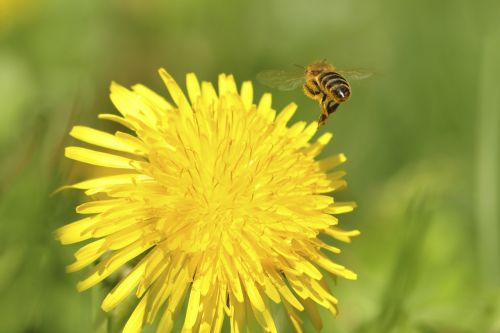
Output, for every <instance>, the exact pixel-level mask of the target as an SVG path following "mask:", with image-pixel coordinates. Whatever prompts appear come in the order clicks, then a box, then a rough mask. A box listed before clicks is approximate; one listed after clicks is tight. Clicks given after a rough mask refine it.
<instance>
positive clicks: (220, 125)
mask: <svg viewBox="0 0 500 333" xmlns="http://www.w3.org/2000/svg"><path fill="white" fill-rule="evenodd" d="M160 75H161V77H162V79H163V81H164V82H165V84H166V86H167V89H168V91H169V93H170V95H171V97H172V100H173V103H169V102H167V101H166V100H165V99H163V98H162V97H160V96H159V95H157V94H156V93H154V92H153V91H151V90H149V89H148V88H146V87H145V86H143V85H135V86H133V87H132V89H131V90H129V89H126V88H124V87H122V86H120V85H118V84H115V83H113V84H112V85H111V100H112V101H113V103H114V105H115V106H116V107H117V109H118V110H119V111H120V113H121V116H117V115H112V114H101V115H99V118H101V119H107V120H111V121H115V122H117V123H119V124H121V125H124V126H125V127H127V128H128V129H129V130H131V131H132V132H133V133H135V135H131V134H127V133H124V132H116V133H115V134H109V133H106V132H102V131H99V130H95V129H92V128H89V127H83V126H75V127H74V128H73V129H72V130H71V133H70V134H71V135H72V136H73V137H75V138H76V139H79V140H81V141H83V142H86V143H89V144H91V145H95V146H98V147H100V148H101V149H102V148H106V149H107V150H108V151H107V152H103V151H99V150H94V149H88V148H82V147H67V148H66V151H65V154H66V156H67V157H68V158H70V159H73V160H76V161H80V162H83V163H88V164H92V165H97V166H100V167H105V168H114V169H117V170H118V173H117V174H115V175H112V176H106V177H101V178H95V179H90V180H86V181H83V182H80V183H77V184H74V185H71V186H70V187H72V188H76V189H81V190H84V191H85V194H86V195H87V196H89V197H90V198H91V199H90V201H88V202H85V203H83V204H82V205H80V206H78V207H77V208H76V211H77V212H78V213H79V214H84V215H88V216H87V217H84V218H83V219H80V220H78V221H76V222H73V223H71V224H69V225H66V226H63V227H62V228H60V229H58V230H57V232H56V234H57V237H58V239H59V240H60V241H61V243H63V244H70V243H76V242H82V241H89V242H88V244H86V245H84V246H83V247H81V248H80V249H79V250H78V251H77V252H76V253H75V258H76V260H75V262H74V263H72V264H70V265H69V266H68V270H69V271H76V270H79V269H81V268H83V267H85V266H87V265H89V264H91V263H93V262H95V261H98V260H99V259H100V261H99V263H98V264H97V265H95V267H93V268H92V270H91V272H90V274H89V275H88V276H87V277H86V278H85V279H84V280H82V281H80V282H79V283H78V286H77V287H78V289H79V290H80V291H81V290H85V289H87V288H90V287H92V286H94V285H95V284H97V283H99V282H101V281H102V280H104V279H106V278H107V277H108V276H109V275H110V274H112V273H113V272H115V271H116V270H118V269H119V268H120V267H123V266H124V265H126V264H127V263H128V262H129V261H131V260H132V259H134V258H139V259H140V260H139V261H138V263H136V264H135V265H132V266H131V269H130V271H129V273H128V274H127V275H126V276H125V277H124V278H123V279H122V280H121V281H120V282H119V283H118V284H117V285H116V286H115V287H114V289H113V290H112V291H111V292H110V293H109V294H108V295H107V296H106V297H105V298H104V300H103V302H102V309H103V310H104V311H110V310H111V309H113V308H114V307H116V306H117V305H118V304H119V303H120V302H121V301H122V300H124V299H125V298H126V297H127V296H128V295H129V294H130V293H132V292H134V293H135V294H136V296H137V298H139V299H140V301H139V303H138V305H137V306H136V308H135V310H134V311H133V313H132V315H131V316H130V318H129V320H128V322H127V323H126V325H125V328H124V332H139V331H140V330H141V328H142V326H144V325H145V324H146V323H151V322H153V321H154V320H155V318H156V317H157V316H160V317H161V319H160V321H159V327H158V332H169V331H170V330H171V329H172V326H173V322H174V320H177V318H178V317H177V316H176V313H177V312H179V310H180V308H182V305H183V304H184V303H186V304H187V305H186V306H187V308H186V312H185V316H184V318H182V317H179V318H180V319H179V320H184V322H183V329H184V330H185V331H186V332H191V331H193V332H198V331H199V332H219V331H220V330H221V327H222V324H223V321H224V319H225V318H226V317H228V320H229V324H230V327H231V332H244V331H245V330H244V327H245V325H246V321H248V320H250V319H251V320H253V319H256V320H257V322H258V323H259V324H260V325H261V326H262V327H263V328H264V329H265V330H266V331H268V332H276V326H275V322H274V320H273V316H272V313H271V312H270V304H271V302H274V303H278V304H282V305H283V306H284V309H285V311H286V313H287V314H288V317H289V319H290V321H291V323H292V324H293V325H294V327H295V328H296V329H297V331H300V330H301V319H300V316H299V313H300V312H302V311H305V312H306V313H307V314H308V316H309V317H310V318H311V319H312V320H313V323H314V325H315V326H316V327H321V319H320V317H319V315H318V312H317V309H316V305H317V304H319V305H320V306H322V307H324V308H326V309H328V310H329V311H330V312H331V313H333V314H334V313H336V304H337V299H336V298H335V297H334V296H333V295H332V294H331V292H330V290H329V287H328V285H327V283H326V282H325V274H327V273H329V274H333V275H335V276H342V277H345V278H348V279H355V278H356V275H355V274H354V273H353V272H351V271H350V270H348V269H346V268H344V267H343V266H341V265H339V264H336V263H334V262H333V261H331V260H330V259H329V257H328V256H327V255H326V254H325V251H327V252H331V253H339V252H340V250H339V249H338V248H336V247H333V246H331V245H329V244H327V243H326V242H324V241H323V240H320V238H319V236H320V235H321V234H324V235H326V236H330V237H333V238H336V239H338V240H341V241H346V242H348V241H349V239H350V237H351V236H355V235H357V234H358V233H359V232H358V231H356V230H354V231H343V230H340V229H338V228H337V227H336V225H337V223H338V219H337V218H336V217H334V216H333V215H334V214H340V213H345V212H348V211H351V210H352V209H353V207H354V203H352V202H344V203H341V202H336V201H334V200H333V198H332V197H331V196H330V195H329V193H331V192H333V191H336V190H338V189H341V188H343V187H345V186H346V183H345V181H344V180H342V179H341V178H342V177H343V175H344V173H343V172H342V171H336V172H331V169H332V168H334V167H336V166H337V165H339V164H340V163H342V162H343V161H344V160H345V157H344V155H342V154H339V155H335V156H331V157H328V158H326V159H322V160H317V156H318V155H319V154H320V152H321V151H322V149H323V148H324V147H325V145H326V144H327V143H328V142H329V141H330V139H331V137H332V135H331V134H329V133H327V134H323V135H321V136H320V137H319V138H318V139H317V140H316V141H314V142H312V143H310V140H311V138H312V137H313V135H314V134H315V133H316V130H317V124H316V123H311V124H308V125H307V124H306V123H305V122H297V123H295V124H294V125H292V126H290V127H289V126H287V122H288V121H289V120H290V118H291V117H292V115H293V114H294V112H295V109H296V105H295V104H290V105H288V106H286V107H285V108H284V109H283V110H282V111H281V112H280V113H279V114H278V115H276V112H275V111H274V110H273V109H272V108H271V95H270V94H264V95H263V96H262V98H261V99H260V101H259V102H258V104H257V105H255V104H254V103H253V88H252V84H251V82H244V83H243V84H242V86H241V89H240V92H238V89H237V87H236V84H235V81H234V79H233V77H232V76H231V75H229V76H226V75H224V74H221V75H220V76H219V82H218V93H217V92H216V90H215V89H214V87H213V86H212V84H211V83H208V82H202V83H201V85H200V84H199V82H198V80H197V78H196V76H195V75H194V74H188V75H187V92H188V97H186V96H185V95H184V93H183V92H182V91H181V88H180V87H179V86H178V85H177V83H176V82H175V81H174V80H173V79H172V77H171V76H170V75H169V74H168V73H167V72H166V71H165V70H160ZM188 98H189V99H188ZM109 150H111V151H112V152H109Z"/></svg>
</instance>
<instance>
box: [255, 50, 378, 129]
mask: <svg viewBox="0 0 500 333" xmlns="http://www.w3.org/2000/svg"><path fill="white" fill-rule="evenodd" d="M299 67H300V66H299ZM369 76H371V73H370V72H366V71H341V70H337V69H335V67H333V65H331V64H329V63H327V62H326V61H325V60H323V61H319V62H315V63H312V64H310V65H307V66H306V67H305V68H303V69H302V70H296V71H285V70H266V71H263V72H260V73H259V74H257V80H259V81H260V82H261V83H262V84H265V85H266V86H269V87H271V88H277V89H280V90H293V89H295V88H298V87H299V86H300V85H302V88H303V90H304V94H305V95H306V96H307V97H309V98H311V99H313V100H316V101H318V102H319V105H320V107H321V115H320V117H319V119H318V127H319V126H321V125H323V124H324V123H325V121H326V119H327V118H328V116H329V115H330V114H332V113H333V112H335V111H336V110H337V108H338V107H339V105H340V104H341V103H344V102H345V101H347V100H348V99H349V97H351V92H352V90H351V86H350V85H349V82H347V80H346V78H347V79H353V80H361V79H365V78H367V77H369Z"/></svg>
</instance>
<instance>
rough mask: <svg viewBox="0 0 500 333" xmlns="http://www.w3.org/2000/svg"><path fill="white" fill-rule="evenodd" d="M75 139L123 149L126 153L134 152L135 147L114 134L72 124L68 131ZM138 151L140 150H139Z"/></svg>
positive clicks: (135, 150) (119, 149)
mask: <svg viewBox="0 0 500 333" xmlns="http://www.w3.org/2000/svg"><path fill="white" fill-rule="evenodd" d="M69 135H71V136H72V137H74V138H75V139H78V140H80V141H83V142H87V143H90V144H93V145H96V146H100V147H104V148H109V149H113V150H118V151H123V152H127V153H136V152H137V147H136V146H131V145H130V144H128V143H127V142H125V141H124V140H120V138H117V137H116V136H114V135H112V134H109V133H106V132H103V131H99V130H96V129H93V128H90V127H86V126H74V127H73V128H72V129H71V132H70V133H69ZM139 152H140V151H139Z"/></svg>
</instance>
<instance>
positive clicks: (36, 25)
mask: <svg viewBox="0 0 500 333" xmlns="http://www.w3.org/2000/svg"><path fill="white" fill-rule="evenodd" d="M499 13H500V3H499V2H498V1H486V0H483V1H466V0H453V1H452V0H442V1H435V0H433V1H431V0H423V1H400V0H364V1H361V0H360V1H348V0H342V1H340V0H333V1H327V0H323V1H321V0H310V1H289V0H276V1H265V0H257V1H239V2H237V1H218V0H216V1H195V0H185V1H175V2H174V1H131V0H126V1H119V0H113V1H98V0H95V1H65V0H45V1H35V0H31V1H30V0H24V1H23V0H21V1H16V0H0V108H1V109H0V156H1V161H0V216H1V221H0V332H15V333H17V332H26V333H28V332H30V333H31V332H50V333H58V332H77V333H78V332H106V331H107V330H108V328H109V330H110V331H117V327H118V326H119V322H120V316H121V315H122V313H113V314H112V316H111V317H109V318H106V317H104V315H103V314H101V313H99V311H98V309H99V300H100V299H101V298H102V293H103V292H104V291H105V289H106V288H107V286H106V285H103V286H101V287H97V288H94V289H93V290H91V291H87V292H84V293H81V294H80V293H78V292H77V291H76V289H75V287H74V285H75V283H76V281H78V279H79V278H81V277H82V273H74V274H66V273H65V272H64V266H65V265H66V264H68V263H69V262H70V261H71V256H72V251H73V250H74V249H75V248H76V247H68V246H66V247H62V246H60V245H59V244H58V243H57V242H56V241H55V240H54V239H53V230H54V229H56V228H57V227H59V226H61V225H63V224H65V223H67V222H70V221H72V220H74V219H76V214H75V213H74V206H75V205H76V203H77V202H81V200H82V198H81V197H79V195H78V193H76V192H75V191H66V192H64V193H61V194H58V195H55V196H50V194H51V192H52V191H53V190H54V189H56V188H57V187H58V186H60V185H62V184H65V183H68V182H70V181H74V180H78V179H82V178H83V177H85V175H86V174H88V172H89V168H84V167H82V166H81V165H78V163H71V162H69V161H68V160H67V159H65V158H64V157H63V147H64V146H65V145H67V144H68V143H71V142H73V141H72V140H70V139H69V138H68V135H67V133H68V131H69V129H70V128H71V126H72V125H75V124H85V125H92V126H94V125H95V126H96V127H97V128H105V127H104V126H106V125H105V124H104V122H97V121H96V115H97V114H98V113H113V112H116V111H115V110H114V108H113V106H112V105H111V103H110V101H109V99H108V96H107V94H108V91H109V90H108V89H109V83H110V81H111V80H115V81H117V82H119V83H121V84H124V85H132V84H134V83H138V82H140V83H143V84H145V85H147V86H149V87H151V88H153V89H155V90H156V91H158V92H161V93H162V94H164V95H166V91H165V88H164V87H163V85H162V83H161V80H160V78H159V76H158V75H157V69H158V68H159V67H165V68H167V70H169V71H170V72H171V73H172V74H173V75H174V77H175V78H177V79H178V80H179V81H180V82H183V81H184V74H185V73H187V72H190V71H194V72H195V73H197V74H198V76H199V78H200V79H203V80H211V81H215V80H216V78H217V74H218V73H220V72H226V73H233V74H235V76H236V79H237V80H238V81H239V82H241V81H243V80H248V79H251V80H254V79H255V76H256V74H257V73H258V72H259V71H261V70H264V69H269V68H275V69H281V68H283V69H286V68H293V64H307V63H309V62H311V61H314V60H318V59H323V58H327V59H328V60H329V61H330V62H332V63H334V64H335V65H336V66H337V67H339V68H368V69H371V70H373V72H374V73H375V75H374V76H373V77H372V78H370V79H368V80H365V81H360V82H354V83H353V91H354V93H353V97H352V100H351V101H349V102H348V103H346V104H345V105H342V106H341V108H340V109H339V112H338V113H336V114H335V115H334V116H332V117H331V118H330V119H329V120H328V122H327V124H326V125H325V126H324V127H322V128H321V132H324V131H333V133H334V140H333V141H332V143H331V144H330V146H329V147H328V152H327V153H334V152H344V153H345V154H346V155H347V157H348V162H347V163H346V164H345V165H344V167H343V168H344V169H345V170H346V171H347V172H348V175H347V180H348V182H349V188H348V189H347V190H346V191H344V192H342V193H340V194H337V197H338V198H340V199H344V200H356V201H357V203H358V205H359V208H358V209H357V210H356V211H355V212H354V213H351V214H347V215H344V216H341V221H342V222H343V225H344V226H345V227H347V228H358V229H360V230H361V231H362V235H361V236H360V237H357V238H355V239H354V241H353V243H352V244H348V245H342V248H343V249H344V253H343V254H342V255H341V256H340V257H339V258H338V261H339V262H341V263H343V264H345V265H347V266H348V267H350V268H352V269H353V270H354V271H356V272H357V273H358V274H359V279H358V281H356V282H352V281H343V280H339V281H338V285H337V287H336V288H335V290H334V293H335V294H336V296H338V298H339V299H340V314H339V316H338V317H337V318H335V319H333V318H330V317H328V316H327V315H326V313H324V314H325V316H324V321H325V329H324V330H323V331H324V332H370V333H371V332H373V333H385V332H422V333H452V332H459V333H461V332H464V333H465V332H478V333H482V332H486V333H490V332H500V297H499V295H500V293H499V283H500V268H499V267H500V250H499V248H500V245H499V239H500V232H499V230H500V227H499V222H500V219H499V210H498V203H499V177H498V168H499V143H500V134H499V127H500V117H499V114H500V84H499V80H498V78H499V77H500V20H499ZM264 91H269V89H268V88H266V87H263V86H261V85H259V84H257V83H256V92H257V96H258V95H260V94H261V93H263V92H264ZM271 92H272V93H273V105H274V107H275V108H276V109H280V108H282V107H283V106H285V105H286V104H287V103H288V102H290V101H295V102H297V103H298V104H299V112H298V114H297V115H296V116H295V117H294V120H299V119H305V120H308V121H312V120H315V119H317V117H318V114H319V108H318V106H317V104H315V103H314V102H312V101H310V100H308V99H307V98H306V97H304V96H303V95H302V93H301V92H300V90H296V91H292V92H281V91H276V90H274V91H273V90H271ZM90 172H92V171H90ZM124 312H126V309H125V310H124ZM179 321H180V322H181V321H182V319H180V320H179ZM277 321H278V322H279V325H282V326H281V330H282V331H283V332H288V331H290V328H289V327H288V326H286V325H284V324H282V323H281V322H282V320H277ZM107 327H108V328H107ZM149 330H150V329H145V331H149ZM311 330H312V327H311V326H310V325H309V324H308V326H306V331H307V332H309V331H311ZM252 333H253V332H252Z"/></svg>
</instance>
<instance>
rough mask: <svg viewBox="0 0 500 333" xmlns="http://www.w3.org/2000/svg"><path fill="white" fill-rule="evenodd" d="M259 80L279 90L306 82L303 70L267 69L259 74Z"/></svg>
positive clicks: (291, 88)
mask: <svg viewBox="0 0 500 333" xmlns="http://www.w3.org/2000/svg"><path fill="white" fill-rule="evenodd" d="M257 80H258V81H259V82H260V83H262V84H264V85H266V86H268V87H271V88H277V89H279V90H293V89H296V88H298V87H299V86H300V85H301V84H303V83H304V82H305V80H304V72H303V71H302V70H297V71H283V70H266V71H262V72H260V73H258V74H257Z"/></svg>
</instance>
